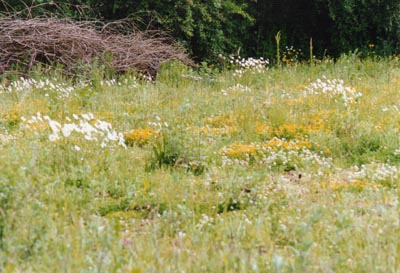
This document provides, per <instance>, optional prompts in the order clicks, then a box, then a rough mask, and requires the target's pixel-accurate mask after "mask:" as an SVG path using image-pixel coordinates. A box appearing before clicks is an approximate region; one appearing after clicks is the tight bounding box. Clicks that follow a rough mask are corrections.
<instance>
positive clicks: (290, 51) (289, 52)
mask: <svg viewBox="0 0 400 273" xmlns="http://www.w3.org/2000/svg"><path fill="white" fill-rule="evenodd" d="M302 56H303V52H302V51H301V49H295V48H294V47H293V46H290V47H289V46H286V47H285V50H284V51H283V52H282V62H283V63H284V64H286V65H295V64H297V63H298V62H299V60H300V59H301V57H302Z"/></svg>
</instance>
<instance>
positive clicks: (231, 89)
mask: <svg viewBox="0 0 400 273" xmlns="http://www.w3.org/2000/svg"><path fill="white" fill-rule="evenodd" d="M221 92H222V94H223V95H224V96H227V95H228V94H229V93H237V92H239V93H248V92H251V88H250V87H248V86H246V85H242V84H240V83H238V84H236V85H234V86H230V87H228V88H226V89H222V90H221Z"/></svg>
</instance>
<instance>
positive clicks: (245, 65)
mask: <svg viewBox="0 0 400 273" xmlns="http://www.w3.org/2000/svg"><path fill="white" fill-rule="evenodd" d="M229 58H230V61H229V62H230V64H232V65H235V66H236V67H237V68H236V69H235V70H234V76H235V77H239V78H241V77H242V76H243V74H245V73H246V72H250V73H252V74H256V73H264V72H266V71H268V65H269V60H268V59H264V58H263V57H261V58H259V59H256V58H247V59H246V58H241V57H240V56H238V57H237V58H235V57H234V56H230V57H229Z"/></svg>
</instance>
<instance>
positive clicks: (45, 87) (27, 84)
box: [0, 77, 75, 98]
mask: <svg viewBox="0 0 400 273" xmlns="http://www.w3.org/2000/svg"><path fill="white" fill-rule="evenodd" d="M35 90H41V91H44V92H54V91H56V92H57V93H58V94H59V95H60V96H61V97H62V98H66V97H69V95H70V94H71V93H73V92H74V91H75V88H74V87H72V86H70V85H67V84H65V83H55V82H52V81H50V80H49V79H46V80H40V81H37V80H35V79H25V78H22V77H21V78H20V79H19V80H17V81H12V82H11V83H10V84H9V85H8V86H6V85H0V94H1V93H22V94H28V93H31V92H33V91H35ZM47 96H48V94H47Z"/></svg>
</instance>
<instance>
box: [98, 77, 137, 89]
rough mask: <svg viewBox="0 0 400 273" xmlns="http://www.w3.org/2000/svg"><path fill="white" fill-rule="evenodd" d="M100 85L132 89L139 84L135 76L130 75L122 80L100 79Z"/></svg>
mask: <svg viewBox="0 0 400 273" xmlns="http://www.w3.org/2000/svg"><path fill="white" fill-rule="evenodd" d="M100 85H101V86H103V87H115V86H125V87H127V88H129V89H134V88H137V87H138V86H139V83H138V80H137V78H136V77H132V78H126V79H123V80H116V79H111V80H102V81H100Z"/></svg>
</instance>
